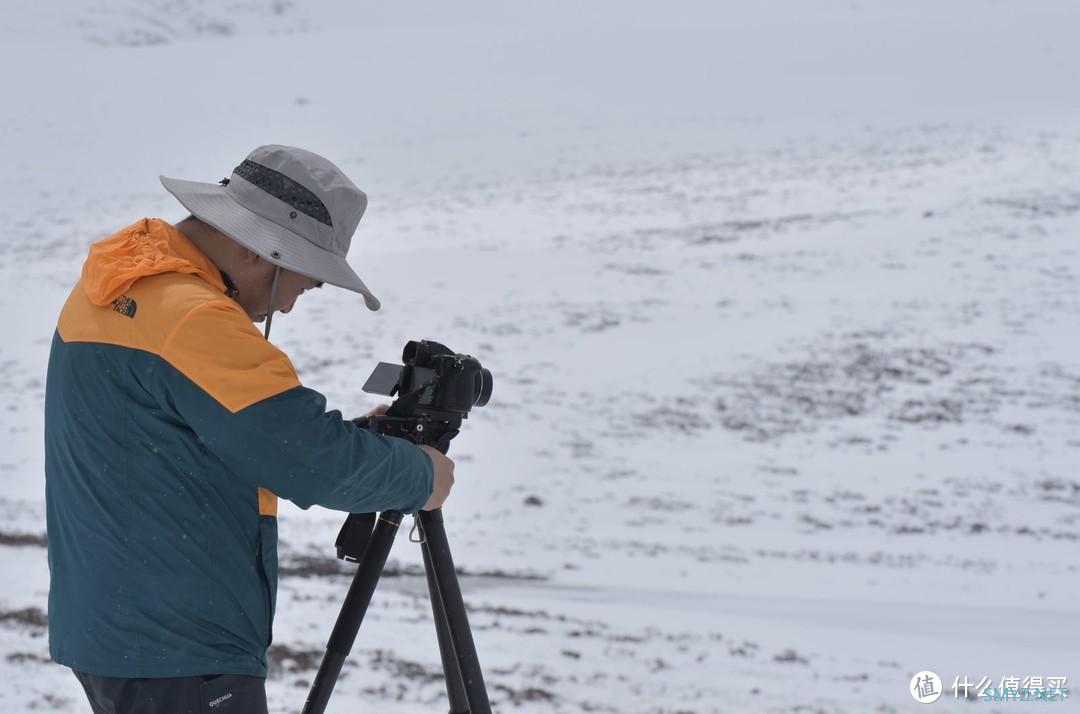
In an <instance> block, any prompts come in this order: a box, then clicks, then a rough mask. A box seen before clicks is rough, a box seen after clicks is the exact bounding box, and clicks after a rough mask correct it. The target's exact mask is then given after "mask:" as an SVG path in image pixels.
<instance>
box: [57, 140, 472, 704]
mask: <svg viewBox="0 0 1080 714" xmlns="http://www.w3.org/2000/svg"><path fill="white" fill-rule="evenodd" d="M161 181H162V184H163V185H164V186H165V188H166V189H167V190H168V191H169V192H170V193H172V194H173V195H174V196H175V197H176V198H177V199H178V200H179V201H180V203H182V204H183V205H184V206H185V207H186V208H187V209H188V210H189V211H190V212H191V214H192V215H191V216H190V217H188V218H187V219H185V220H183V221H181V222H180V223H178V224H177V225H175V226H173V225H170V224H169V223H166V222H165V221H162V220H160V219H149V218H148V219H144V220H141V221H139V222H137V223H135V224H134V225H131V226H129V227H127V228H125V229H124V230H122V231H120V232H119V233H117V234H115V235H113V236H111V237H109V238H106V239H105V240H102V241H100V242H98V243H96V244H94V245H93V246H91V248H90V255H89V257H88V258H87V260H86V263H85V265H84V266H83V269H82V279H81V280H80V281H79V283H78V284H77V285H76V286H75V288H74V290H73V291H72V293H71V296H70V297H69V298H68V301H67V303H66V304H65V306H64V308H63V311H62V312H61V315H60V319H59V323H58V326H57V330H56V334H55V335H54V337H53V344H52V351H51V354H50V358H49V373H48V383H47V387H46V398H45V448H46V456H45V475H46V504H47V517H48V533H49V569H50V574H51V585H50V590H49V649H50V654H51V655H52V658H53V659H54V660H55V661H56V662H58V663H60V664H63V665H67V666H69V667H71V668H72V669H73V670H74V671H75V674H76V676H77V677H78V679H79V681H80V682H81V683H82V685H83V687H84V689H85V691H86V693H87V696H88V698H89V699H90V704H91V707H92V709H93V711H94V713H95V714H135V713H138V714H150V713H151V712H153V713H158V712H163V713H166V712H167V713H172V712H184V713H187V712H205V711H214V712H222V713H223V714H227V713H229V712H233V713H235V714H241V713H242V714H248V713H249V712H259V713H265V712H266V694H265V689H264V679H265V676H266V650H267V647H268V646H269V645H270V642H271V639H272V626H271V625H272V622H273V615H274V606H275V597H276V588H277V521H276V515H277V498H278V496H280V497H282V498H287V499H289V500H291V501H293V502H294V503H296V504H297V505H299V506H300V507H301V508H307V507H309V506H311V505H313V504H317V505H320V506H324V507H326V508H333V509H338V510H341V511H350V512H357V513H367V512H375V511H383V510H389V509H394V510H400V511H403V512H406V513H412V512H415V511H416V510H418V509H420V508H423V509H433V508H437V507H438V506H440V505H441V504H442V503H443V501H444V500H445V499H446V497H447V495H448V493H449V491H450V487H451V485H452V484H453V462H451V461H450V459H448V458H446V457H445V456H444V455H442V454H441V453H439V452H438V451H436V450H434V449H432V448H430V447H426V446H424V447H417V446H415V445H414V444H412V443H411V442H409V441H406V440H403V439H396V438H392V437H386V436H381V435H378V434H375V433H373V432H371V431H368V430H366V429H361V428H359V427H357V426H356V425H355V424H353V423H352V422H351V421H348V420H346V419H343V418H342V416H341V414H340V412H337V411H330V412H327V411H326V400H325V398H324V397H323V396H322V395H321V394H319V393H318V392H316V391H313V390H311V389H308V388H305V387H304V386H302V385H301V384H300V381H299V379H298V378H297V375H296V372H295V370H294V369H293V366H292V364H291V362H290V361H289V359H288V357H286V356H285V354H284V353H282V352H281V351H280V350H278V349H277V348H276V347H274V346H273V345H272V344H271V343H270V342H269V341H268V340H267V339H265V338H267V337H268V336H269V328H270V324H271V321H272V317H273V314H274V313H275V312H276V311H277V312H285V313H287V312H289V311H290V310H292V308H293V306H294V305H295V303H296V300H297V299H298V298H299V297H300V295H302V294H303V293H304V292H305V291H307V290H309V289H311V288H316V287H320V286H321V285H322V284H323V283H329V284H330V285H336V286H340V287H343V288H346V289H348V290H352V291H355V292H358V293H360V294H361V295H363V297H364V301H365V303H366V304H367V307H368V308H370V309H371V310H377V309H378V308H379V301H378V300H377V299H376V298H375V296H374V295H372V293H371V291H370V290H368V288H367V286H366V285H364V283H363V281H361V280H360V278H359V277H358V276H357V275H356V273H355V272H354V271H353V270H352V268H351V267H349V264H348V263H347V262H346V261H345V255H346V253H347V252H348V249H349V245H350V243H351V240H352V235H353V232H354V231H355V229H356V226H357V224H358V223H359V221H360V218H361V216H362V215H363V213H364V209H365V208H366V205H367V197H366V196H365V194H364V193H363V192H362V191H361V190H360V189H359V188H357V187H356V186H355V185H354V184H353V183H352V182H351V181H350V180H349V179H348V178H346V176H345V175H344V174H343V173H342V172H341V171H340V170H339V169H338V168H337V167H336V166H334V165H333V164H332V163H330V162H329V161H327V160H326V159H324V158H322V157H321V156H318V155H316V154H312V153H310V152H307V151H303V150H301V149H296V148H291V147H286V146H262V147H259V148H257V149H255V151H253V152H252V153H251V154H250V155H248V157H247V159H246V160H244V161H243V163H241V164H240V165H239V166H238V167H237V168H236V170H235V171H234V172H233V174H232V176H231V177H230V178H229V179H226V180H223V181H221V183H220V185H219V184H204V183H197V182H192V181H179V180H175V179H168V178H165V177H162V178H161ZM260 321H265V323H266V334H265V335H263V334H260V333H259V331H258V330H257V329H255V327H254V325H253V324H252V322H260Z"/></svg>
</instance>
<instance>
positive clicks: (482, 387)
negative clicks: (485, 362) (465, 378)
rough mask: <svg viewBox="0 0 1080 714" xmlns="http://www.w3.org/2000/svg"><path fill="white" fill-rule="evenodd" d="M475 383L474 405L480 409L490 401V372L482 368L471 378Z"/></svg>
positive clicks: (491, 384) (491, 385)
mask: <svg viewBox="0 0 1080 714" xmlns="http://www.w3.org/2000/svg"><path fill="white" fill-rule="evenodd" d="M473 379H474V380H475V383H476V392H475V394H476V401H475V402H474V404H475V405H476V406H478V407H482V406H484V405H485V404H487V403H488V400H489V399H491V388H492V387H493V386H494V384H493V383H492V379H491V371H490V370H488V369H485V368H483V367H481V368H480V371H479V372H477V373H476V376H475V377H473Z"/></svg>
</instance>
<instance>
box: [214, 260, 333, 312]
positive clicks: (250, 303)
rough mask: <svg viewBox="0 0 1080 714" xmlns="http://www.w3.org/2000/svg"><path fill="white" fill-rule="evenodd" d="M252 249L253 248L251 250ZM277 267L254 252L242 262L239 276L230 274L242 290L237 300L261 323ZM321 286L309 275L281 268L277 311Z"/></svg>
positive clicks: (282, 309)
mask: <svg viewBox="0 0 1080 714" xmlns="http://www.w3.org/2000/svg"><path fill="white" fill-rule="evenodd" d="M249 252H250V251H249ZM274 269H275V266H274V265H273V264H272V263H269V262H267V261H265V260H263V259H261V258H259V257H258V256H256V255H255V254H254V253H251V256H249V257H248V258H247V259H245V261H244V262H243V268H242V270H241V271H240V274H238V275H230V277H232V279H233V280H234V281H235V282H236V287H237V288H239V289H240V294H239V295H238V296H237V298H236V299H237V302H239V303H240V306H241V307H242V308H244V311H245V312H247V314H248V316H249V317H251V321H252V322H262V321H263V320H265V319H266V313H267V310H268V308H269V306H270V289H271V285H272V283H273V280H274ZM319 287H322V283H321V282H319V281H318V280H313V279H311V278H309V277H307V276H304V275H300V274H299V273H294V272H292V271H291V270H285V269H284V268H282V269H281V276H280V277H279V278H278V285H277V296H276V298H275V300H274V310H275V311H277V312H285V313H287V312H289V311H290V310H292V309H293V306H294V305H296V300H297V298H299V297H300V296H301V295H303V294H304V293H305V292H306V291H308V290H311V289H313V288H319Z"/></svg>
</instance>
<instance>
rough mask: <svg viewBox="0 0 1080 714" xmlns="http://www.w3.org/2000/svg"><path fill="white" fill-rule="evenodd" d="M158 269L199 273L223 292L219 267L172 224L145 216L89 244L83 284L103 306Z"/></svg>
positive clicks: (169, 271)
mask: <svg viewBox="0 0 1080 714" xmlns="http://www.w3.org/2000/svg"><path fill="white" fill-rule="evenodd" d="M161 273H187V274H189V275H198V276H199V277H201V278H202V279H203V280H205V281H207V282H208V283H210V284H211V285H214V286H216V287H217V288H218V289H220V290H221V291H222V292H225V282H224V280H223V279H222V277H221V271H220V270H218V269H217V267H216V266H215V265H214V264H213V263H212V262H210V259H209V258H207V257H206V255H205V254H204V253H203V252H202V251H201V250H199V249H198V247H196V246H195V244H194V243H192V242H191V241H190V240H188V238H187V237H186V236H185V235H184V234H183V233H181V232H180V231H178V230H177V229H176V228H175V227H174V226H173V225H171V224H170V223H167V222H166V221H163V220H161V219H160V218H144V219H142V220H141V221H138V222H137V223H134V224H132V225H130V226H128V227H127V228H125V229H123V230H121V231H120V232H118V233H116V234H114V235H111V236H109V237H108V238H105V239H104V240H101V241H98V242H97V243H94V244H93V245H91V246H90V255H89V256H88V257H87V259H86V263H84V264H83V269H82V286H83V290H84V291H86V295H87V297H89V298H90V301H91V302H93V303H94V304H95V305H99V306H105V305H109V304H110V303H112V302H113V301H114V300H116V299H117V298H118V297H120V296H121V295H123V294H124V292H126V291H127V290H128V289H129V288H130V287H131V286H132V285H134V284H135V281H136V280H138V279H139V278H145V277H147V276H149V275H160V274H161Z"/></svg>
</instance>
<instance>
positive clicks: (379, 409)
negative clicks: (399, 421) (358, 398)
mask: <svg viewBox="0 0 1080 714" xmlns="http://www.w3.org/2000/svg"><path fill="white" fill-rule="evenodd" d="M389 408H390V405H389V404H380V405H379V406H377V407H375V408H374V409H372V410H371V411H369V412H368V413H367V414H365V415H364V418H365V419H370V418H371V417H375V416H382V415H383V414H385V413H386V410H387V409H389Z"/></svg>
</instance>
